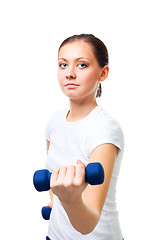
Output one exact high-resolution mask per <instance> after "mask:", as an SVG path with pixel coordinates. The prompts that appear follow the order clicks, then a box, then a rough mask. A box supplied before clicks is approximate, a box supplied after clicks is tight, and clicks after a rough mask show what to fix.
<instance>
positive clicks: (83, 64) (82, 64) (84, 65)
mask: <svg viewBox="0 0 160 240" xmlns="http://www.w3.org/2000/svg"><path fill="white" fill-rule="evenodd" d="M78 66H79V67H80V68H86V67H87V65H86V64H85V63H81V64H79V65H78Z"/></svg>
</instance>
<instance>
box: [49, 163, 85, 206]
mask: <svg viewBox="0 0 160 240" xmlns="http://www.w3.org/2000/svg"><path fill="white" fill-rule="evenodd" d="M85 167H86V166H85V164H84V163H82V162H81V161H80V160H78V161H77V164H76V166H74V165H70V166H68V167H61V168H58V169H55V170H54V171H53V173H52V175H51V181H50V187H51V190H52V192H53V193H54V194H55V195H56V196H57V197H58V198H59V200H60V201H61V202H65V203H70V204H71V203H74V202H75V201H77V200H78V199H79V198H80V197H81V195H82V193H83V191H84V190H85V188H86V187H87V183H86V182H85Z"/></svg>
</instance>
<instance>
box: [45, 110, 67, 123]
mask: <svg viewBox="0 0 160 240" xmlns="http://www.w3.org/2000/svg"><path fill="white" fill-rule="evenodd" d="M66 113H67V109H58V110H55V111H54V112H52V114H51V115H50V117H49V120H48V122H52V121H54V120H56V119H60V118H61V117H64V116H65V114H66Z"/></svg>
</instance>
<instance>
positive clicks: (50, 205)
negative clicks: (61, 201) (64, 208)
mask: <svg viewBox="0 0 160 240" xmlns="http://www.w3.org/2000/svg"><path fill="white" fill-rule="evenodd" d="M49 146H50V141H48V139H46V151H47V155H48V151H49ZM49 195H50V199H51V202H49V203H48V206H49V207H50V208H52V206H53V192H52V191H51V190H49Z"/></svg>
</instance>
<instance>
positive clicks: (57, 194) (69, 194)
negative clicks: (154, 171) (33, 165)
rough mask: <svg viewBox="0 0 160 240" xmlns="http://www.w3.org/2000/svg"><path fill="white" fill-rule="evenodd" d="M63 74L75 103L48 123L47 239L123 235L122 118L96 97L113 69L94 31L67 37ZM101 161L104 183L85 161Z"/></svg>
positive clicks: (109, 239) (104, 239) (102, 239)
mask: <svg viewBox="0 0 160 240" xmlns="http://www.w3.org/2000/svg"><path fill="white" fill-rule="evenodd" d="M58 66H59V67H58V80H59V84H60V87H61V89H62V92H63V93H64V94H65V95H66V96H67V97H68V98H69V103H70V108H69V109H64V110H60V111H56V112H54V114H53V115H52V117H51V118H50V119H49V121H48V125H47V128H46V139H47V153H48V155H47V161H46V167H47V168H48V169H49V170H50V171H51V172H53V173H52V176H51V182H50V185H51V190H50V195H51V203H50V204H49V206H51V207H52V212H51V217H50V222H49V230H48V237H47V239H51V240H77V239H78V240H81V239H82V240H83V239H85V240H89V239H92V240H122V233H121V228H120V224H119V219H118V212H117V208H116V184H117V179H118V174H119V169H120V164H121V159H122V155H123V147H124V143H123V133H122V130H121V127H120V125H119V123H118V122H117V121H116V120H115V119H113V118H112V117H111V116H110V115H109V114H108V113H107V112H106V111H105V110H104V109H103V108H102V107H101V106H100V105H98V104H97V102H96V97H100V96H101V82H103V81H104V80H105V79H106V78H107V76H108V72H109V67H108V51H107V48H106V46H105V45H104V43H103V42H102V41H101V40H100V39H98V38H96V37H95V36H93V35H91V34H81V35H74V36H72V37H69V38H67V39H66V40H65V41H64V42H63V43H62V44H61V46H60V48H59V52H58ZM91 162H100V163H101V164H102V165H103V168H104V172H105V180H104V183H103V184H102V185H97V186H91V185H89V184H87V183H85V166H86V165H87V164H88V163H91Z"/></svg>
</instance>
